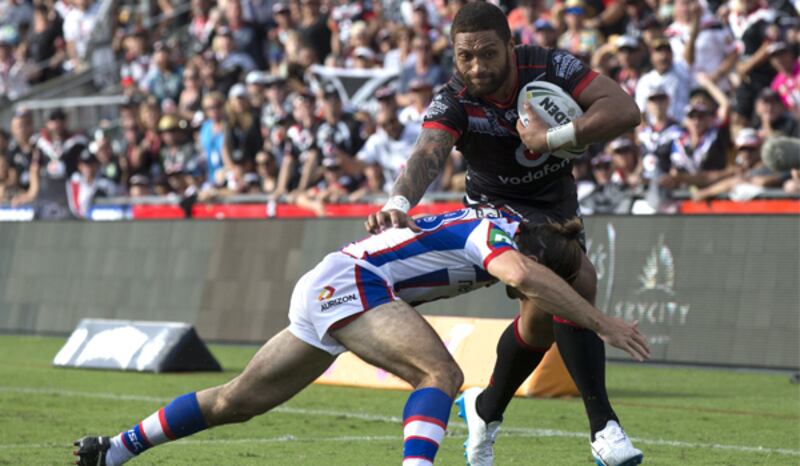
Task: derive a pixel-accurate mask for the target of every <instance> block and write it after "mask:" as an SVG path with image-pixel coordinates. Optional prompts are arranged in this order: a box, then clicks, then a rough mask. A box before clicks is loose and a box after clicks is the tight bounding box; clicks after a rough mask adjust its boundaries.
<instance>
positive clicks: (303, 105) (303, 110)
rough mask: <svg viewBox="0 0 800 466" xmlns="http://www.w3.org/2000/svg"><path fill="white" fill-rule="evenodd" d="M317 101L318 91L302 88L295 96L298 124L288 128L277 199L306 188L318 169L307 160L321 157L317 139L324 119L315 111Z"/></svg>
mask: <svg viewBox="0 0 800 466" xmlns="http://www.w3.org/2000/svg"><path fill="white" fill-rule="evenodd" d="M315 103H316V102H315V98H314V94H312V93H310V92H308V91H304V92H301V93H300V94H298V95H297V96H296V97H295V98H294V100H293V108H292V118H293V120H294V124H293V125H292V126H290V127H289V129H288V130H287V132H286V142H285V144H286V145H285V149H284V150H283V151H282V152H283V159H282V160H281V162H280V163H281V167H280V171H279V173H278V186H277V187H276V189H275V192H274V193H273V198H275V199H278V198H280V197H281V196H283V195H286V194H288V193H290V192H292V191H295V190H298V191H299V192H302V191H305V190H306V189H308V188H309V187H310V186H311V182H312V177H313V175H314V173H313V170H312V169H311V168H312V165H311V164H306V163H305V162H306V160H307V159H308V158H311V157H317V160H319V153H318V152H319V149H318V148H317V144H316V142H317V129H318V128H319V124H320V121H319V120H318V119H317V117H316V116H315V114H314V110H315ZM302 168H305V170H303V169H302Z"/></svg>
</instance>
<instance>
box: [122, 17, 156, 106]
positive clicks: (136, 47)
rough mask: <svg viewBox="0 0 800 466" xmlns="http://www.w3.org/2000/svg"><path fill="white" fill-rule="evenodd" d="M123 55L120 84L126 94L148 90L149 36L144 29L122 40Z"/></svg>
mask: <svg viewBox="0 0 800 466" xmlns="http://www.w3.org/2000/svg"><path fill="white" fill-rule="evenodd" d="M122 48H123V56H122V66H121V67H120V71H119V74H120V84H121V85H122V88H123V90H124V91H125V92H126V94H131V93H133V92H136V91H138V90H139V89H143V90H145V91H147V83H146V81H145V77H146V76H147V74H148V72H149V71H150V61H151V59H150V55H149V54H148V53H147V37H146V36H145V33H144V31H143V30H141V31H136V32H134V33H133V34H131V35H129V36H126V37H125V38H124V39H123V40H122Z"/></svg>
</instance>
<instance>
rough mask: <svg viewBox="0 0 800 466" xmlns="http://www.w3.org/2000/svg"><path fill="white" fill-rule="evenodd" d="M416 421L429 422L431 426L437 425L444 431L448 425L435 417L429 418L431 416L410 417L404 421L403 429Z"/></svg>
mask: <svg viewBox="0 0 800 466" xmlns="http://www.w3.org/2000/svg"><path fill="white" fill-rule="evenodd" d="M414 421H422V422H427V423H429V424H436V425H437V426H439V427H441V428H442V429H447V424H445V423H444V422H442V421H440V420H438V419H436V418H435V417H429V416H409V417H407V418H406V419H405V420H404V421H403V427H405V426H406V425H408V423H409V422H414Z"/></svg>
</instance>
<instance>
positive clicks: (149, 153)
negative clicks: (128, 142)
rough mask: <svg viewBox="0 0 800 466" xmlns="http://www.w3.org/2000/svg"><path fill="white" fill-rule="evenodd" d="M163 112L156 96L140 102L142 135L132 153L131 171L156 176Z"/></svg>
mask: <svg viewBox="0 0 800 466" xmlns="http://www.w3.org/2000/svg"><path fill="white" fill-rule="evenodd" d="M161 114H162V113H161V106H160V105H159V104H158V100H156V98H155V97H148V98H147V99H146V100H145V101H144V102H142V103H141V104H139V124H140V125H141V131H142V135H141V139H140V140H139V141H137V144H136V147H135V149H134V150H133V152H131V154H130V155H131V158H130V159H129V163H130V168H131V173H144V174H146V175H148V176H150V178H151V179H154V178H155V177H156V175H157V169H158V153H159V152H160V151H161V137H160V136H159V133H158V123H159V121H160V120H161Z"/></svg>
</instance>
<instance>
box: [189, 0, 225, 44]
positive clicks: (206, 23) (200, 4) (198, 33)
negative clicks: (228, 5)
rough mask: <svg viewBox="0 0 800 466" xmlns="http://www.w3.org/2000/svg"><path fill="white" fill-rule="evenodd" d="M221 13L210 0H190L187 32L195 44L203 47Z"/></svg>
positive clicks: (208, 40)
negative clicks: (190, 18) (190, 13)
mask: <svg viewBox="0 0 800 466" xmlns="http://www.w3.org/2000/svg"><path fill="white" fill-rule="evenodd" d="M220 17H221V14H220V12H219V10H218V9H217V8H216V7H214V6H213V4H212V2H211V1H210V0H192V22H191V23H190V24H189V34H190V35H191V37H192V39H194V42H195V44H197V45H198V46H200V47H203V48H205V47H206V46H208V44H209V43H210V41H211V36H212V34H213V32H214V29H215V28H216V27H217V24H218V23H219V21H220Z"/></svg>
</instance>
